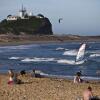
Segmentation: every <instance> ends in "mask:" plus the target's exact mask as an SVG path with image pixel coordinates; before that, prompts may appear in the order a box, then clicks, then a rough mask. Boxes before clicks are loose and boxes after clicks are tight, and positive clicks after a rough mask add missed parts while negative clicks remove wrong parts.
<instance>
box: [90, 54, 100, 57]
mask: <svg viewBox="0 0 100 100" xmlns="http://www.w3.org/2000/svg"><path fill="white" fill-rule="evenodd" d="M90 57H91V58H93V57H100V54H91V55H90Z"/></svg>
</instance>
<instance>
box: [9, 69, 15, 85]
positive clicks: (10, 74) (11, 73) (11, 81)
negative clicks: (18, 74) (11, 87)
mask: <svg viewBox="0 0 100 100" xmlns="http://www.w3.org/2000/svg"><path fill="white" fill-rule="evenodd" d="M8 75H9V81H8V84H12V83H13V77H14V72H13V71H12V69H10V70H9V71H8Z"/></svg>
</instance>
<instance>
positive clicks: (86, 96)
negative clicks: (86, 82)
mask: <svg viewBox="0 0 100 100" xmlns="http://www.w3.org/2000/svg"><path fill="white" fill-rule="evenodd" d="M92 98H93V93H92V88H91V87H90V86H89V87H88V88H87V89H86V90H85V91H84V92H83V100H92Z"/></svg>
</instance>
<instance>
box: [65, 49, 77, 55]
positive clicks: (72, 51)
mask: <svg viewBox="0 0 100 100" xmlns="http://www.w3.org/2000/svg"><path fill="white" fill-rule="evenodd" d="M77 52H78V51H77V50H68V51H65V52H64V53H63V55H69V56H76V55H77Z"/></svg>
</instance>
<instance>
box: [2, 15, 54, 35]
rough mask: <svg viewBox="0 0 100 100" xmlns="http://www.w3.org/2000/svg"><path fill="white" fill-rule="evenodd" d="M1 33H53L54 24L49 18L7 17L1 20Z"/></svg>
mask: <svg viewBox="0 0 100 100" xmlns="http://www.w3.org/2000/svg"><path fill="white" fill-rule="evenodd" d="M0 34H15V35H23V34H25V35H26V34H28V35H52V34H53V32H52V24H51V23H50V21H49V19H48V18H46V17H44V18H37V17H35V16H32V17H30V18H29V19H17V20H10V21H7V20H6V19H5V20H3V21H1V22H0Z"/></svg>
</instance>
